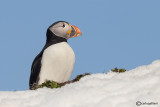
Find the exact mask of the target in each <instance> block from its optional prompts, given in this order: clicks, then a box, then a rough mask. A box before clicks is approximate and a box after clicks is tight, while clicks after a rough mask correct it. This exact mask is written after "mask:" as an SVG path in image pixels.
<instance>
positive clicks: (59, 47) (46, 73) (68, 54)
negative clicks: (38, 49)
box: [38, 42, 75, 84]
mask: <svg viewBox="0 0 160 107" xmlns="http://www.w3.org/2000/svg"><path fill="white" fill-rule="evenodd" d="M41 63H42V65H41V71H40V74H39V77H40V80H39V82H38V84H42V83H43V82H45V81H46V80H53V81H56V82H58V83H62V82H65V81H68V80H69V79H70V77H71V74H72V71H73V67H74V63H75V54H74V52H73V50H72V48H71V47H70V46H69V45H68V43H67V42H61V43H57V44H54V45H51V46H49V47H48V48H47V49H45V51H44V53H43V56H42V61H41Z"/></svg>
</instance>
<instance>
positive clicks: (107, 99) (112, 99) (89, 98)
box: [0, 60, 160, 107]
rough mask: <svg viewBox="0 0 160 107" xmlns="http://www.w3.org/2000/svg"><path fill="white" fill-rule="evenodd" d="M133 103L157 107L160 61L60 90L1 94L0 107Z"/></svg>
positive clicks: (111, 106) (127, 105)
mask: <svg viewBox="0 0 160 107" xmlns="http://www.w3.org/2000/svg"><path fill="white" fill-rule="evenodd" d="M137 101H139V102H137ZM136 102H137V104H140V105H142V107H160V60H157V61H154V62H153V63H152V64H150V65H144V66H140V67H137V68H135V69H133V70H130V71H126V72H125V73H115V72H111V71H109V72H108V73H107V74H103V73H99V74H92V75H89V76H86V77H84V78H82V79H81V80H80V81H79V82H76V83H72V84H68V85H66V86H64V87H62V88H59V89H47V88H43V89H38V90H27V91H10V92H4V91H0V107H137V105H136ZM149 103H150V105H149ZM151 103H152V104H151ZM153 103H154V104H153Z"/></svg>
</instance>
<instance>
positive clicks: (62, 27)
mask: <svg viewBox="0 0 160 107" xmlns="http://www.w3.org/2000/svg"><path fill="white" fill-rule="evenodd" d="M49 29H50V30H51V31H52V32H53V33H54V34H55V35H56V36H59V37H63V38H66V39H68V38H69V37H70V34H68V30H71V26H69V24H68V23H66V22H58V23H56V24H55V25H53V26H51V27H50V28H49Z"/></svg>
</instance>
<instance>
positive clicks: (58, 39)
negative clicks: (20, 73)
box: [29, 21, 81, 89]
mask: <svg viewBox="0 0 160 107" xmlns="http://www.w3.org/2000/svg"><path fill="white" fill-rule="evenodd" d="M79 35H81V31H80V29H79V28H78V27H76V26H74V25H70V24H69V23H68V22H66V21H57V22H55V23H53V24H52V25H51V26H49V28H48V29H47V32H46V44H45V46H44V48H43V49H42V51H41V52H40V53H39V54H38V55H37V56H36V57H35V59H34V61H33V63H32V67H31V74H30V81H29V87H30V89H32V87H33V85H34V86H35V85H40V84H42V83H43V82H45V81H46V80H51V81H55V82H57V83H63V82H66V81H68V80H69V79H70V77H71V74H72V71H73V67H74V63H75V54H74V52H73V50H72V48H71V47H70V46H69V45H68V43H67V40H68V39H69V38H73V37H77V36H79Z"/></svg>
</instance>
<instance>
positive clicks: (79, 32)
mask: <svg viewBox="0 0 160 107" xmlns="http://www.w3.org/2000/svg"><path fill="white" fill-rule="evenodd" d="M71 26H72V27H73V28H74V29H75V31H76V34H75V35H74V36H73V37H77V36H80V35H82V33H81V31H80V29H79V28H78V27H76V26H74V25H71ZM73 37H72V38H73Z"/></svg>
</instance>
